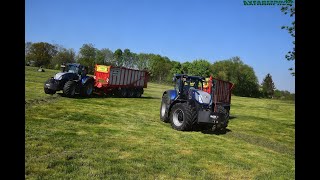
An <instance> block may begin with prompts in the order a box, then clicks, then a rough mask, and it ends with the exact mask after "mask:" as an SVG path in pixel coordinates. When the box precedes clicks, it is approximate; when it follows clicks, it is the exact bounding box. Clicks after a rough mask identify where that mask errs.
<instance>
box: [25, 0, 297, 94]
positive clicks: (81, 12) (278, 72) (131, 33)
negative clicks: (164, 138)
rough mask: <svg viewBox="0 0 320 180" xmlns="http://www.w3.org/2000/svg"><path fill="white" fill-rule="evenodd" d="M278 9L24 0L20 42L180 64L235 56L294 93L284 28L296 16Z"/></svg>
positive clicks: (165, 1) (236, 1) (184, 1)
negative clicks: (124, 53) (127, 54)
mask: <svg viewBox="0 0 320 180" xmlns="http://www.w3.org/2000/svg"><path fill="white" fill-rule="evenodd" d="M280 8H281V7H280V6H244V5H243V0H229V1H217V0H55V1H52V0H26V1H25V41H26V42H27V41H31V42H48V43H56V44H60V45H62V46H64V47H65V48H73V49H74V50H75V51H76V52H78V50H79V48H80V47H81V46H82V45H83V44H85V43H92V44H94V46H95V47H96V48H98V49H101V48H109V49H110V50H112V51H114V50H116V49H118V48H120V49H122V50H123V49H125V48H128V49H130V51H131V52H135V53H140V52H144V53H155V54H160V55H162V56H167V57H168V58H170V59H171V60H175V61H180V62H185V61H192V60H195V59H205V60H208V61H209V62H211V63H213V62H215V61H218V60H224V59H228V58H231V57H233V56H239V57H240V58H241V60H242V61H243V62H244V63H245V64H248V65H249V66H251V67H253V69H254V70H255V73H256V75H257V77H258V79H259V83H261V82H262V80H263V78H264V77H265V76H266V74H267V73H270V74H271V75H272V78H273V81H274V83H275V86H276V88H277V89H280V90H288V91H290V92H295V78H294V77H292V76H291V75H290V72H289V71H288V68H290V67H293V66H294V63H293V62H292V61H287V60H286V59H285V54H286V53H287V52H288V51H290V50H292V47H293V45H292V41H293V38H292V37H291V36H290V35H289V34H288V33H287V31H285V30H282V29H281V26H283V25H290V23H291V22H292V20H293V19H292V18H290V17H289V16H288V15H284V14H283V13H282V12H281V11H280Z"/></svg>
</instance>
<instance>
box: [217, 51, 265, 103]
mask: <svg viewBox="0 0 320 180" xmlns="http://www.w3.org/2000/svg"><path fill="white" fill-rule="evenodd" d="M211 74H212V75H213V77H216V78H219V79H222V80H226V81H231V82H232V83H234V85H235V86H234V89H233V91H232V92H233V94H235V95H237V96H245V97H259V96H260V93H259V82H258V78H257V76H256V74H255V72H254V70H253V68H252V67H250V66H249V65H247V64H244V63H243V61H242V60H241V59H240V57H232V58H230V59H227V60H221V61H216V62H214V63H213V64H212V66H211Z"/></svg>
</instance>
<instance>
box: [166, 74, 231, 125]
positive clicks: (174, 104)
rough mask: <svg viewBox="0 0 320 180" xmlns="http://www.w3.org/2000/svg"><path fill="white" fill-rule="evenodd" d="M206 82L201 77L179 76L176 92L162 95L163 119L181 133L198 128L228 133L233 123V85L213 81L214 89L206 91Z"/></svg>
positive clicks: (216, 80)
mask: <svg viewBox="0 0 320 180" xmlns="http://www.w3.org/2000/svg"><path fill="white" fill-rule="evenodd" d="M205 81H206V80H205V78H204V77H201V76H188V75H187V74H175V75H174V76H173V82H175V88H174V89H172V90H167V91H165V92H164V93H163V95H162V101H161V105H160V119H161V120H162V121H163V122H170V123H171V126H172V128H173V129H176V130H180V131H188V130H193V129H195V128H197V127H201V128H211V129H213V130H225V129H226V127H227V126H228V123H229V112H230V102H231V89H232V87H233V84H232V83H230V82H227V81H222V80H218V79H214V78H212V77H210V80H209V82H208V84H209V86H210V88H209V89H208V90H206V89H205V88H204V87H203V83H204V82H205Z"/></svg>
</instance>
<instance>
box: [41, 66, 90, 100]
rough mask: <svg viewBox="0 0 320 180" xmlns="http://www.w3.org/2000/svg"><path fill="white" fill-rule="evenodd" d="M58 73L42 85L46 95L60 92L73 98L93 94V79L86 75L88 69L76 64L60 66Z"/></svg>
mask: <svg viewBox="0 0 320 180" xmlns="http://www.w3.org/2000/svg"><path fill="white" fill-rule="evenodd" d="M61 68H62V72H59V73H57V74H55V75H54V77H51V78H50V79H48V80H47V81H46V82H45V83H44V92H45V93H46V94H55V93H56V92H57V91H60V90H62V91H63V95H64V96H66V97H74V95H75V94H76V93H79V94H80V95H82V96H90V95H91V94H92V92H93V86H94V78H93V77H91V76H88V75H87V72H88V68H87V67H86V66H83V65H81V64H78V63H67V64H66V65H61Z"/></svg>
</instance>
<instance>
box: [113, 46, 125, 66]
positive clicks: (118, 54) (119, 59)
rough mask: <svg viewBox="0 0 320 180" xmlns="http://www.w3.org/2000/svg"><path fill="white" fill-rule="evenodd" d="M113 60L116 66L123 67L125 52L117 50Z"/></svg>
mask: <svg viewBox="0 0 320 180" xmlns="http://www.w3.org/2000/svg"><path fill="white" fill-rule="evenodd" d="M113 58H114V62H115V65H116V66H122V65H123V52H122V50H121V49H117V50H115V51H114V53H113Z"/></svg>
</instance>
